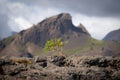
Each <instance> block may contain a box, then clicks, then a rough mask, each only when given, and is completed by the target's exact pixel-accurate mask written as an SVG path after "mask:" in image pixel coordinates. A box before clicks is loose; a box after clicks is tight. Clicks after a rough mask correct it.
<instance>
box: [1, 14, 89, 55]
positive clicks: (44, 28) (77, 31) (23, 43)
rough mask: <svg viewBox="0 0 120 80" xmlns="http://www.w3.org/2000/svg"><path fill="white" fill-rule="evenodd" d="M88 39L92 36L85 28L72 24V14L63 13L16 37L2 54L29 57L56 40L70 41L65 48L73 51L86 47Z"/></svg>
mask: <svg viewBox="0 0 120 80" xmlns="http://www.w3.org/2000/svg"><path fill="white" fill-rule="evenodd" d="M88 37H90V35H89V33H88V32H87V31H86V29H85V28H84V30H83V26H82V28H81V27H75V26H74V25H73V24H72V19H71V16H70V14H68V13H61V14H58V15H56V16H52V17H50V18H46V19H45V20H43V21H42V22H40V23H38V24H37V25H33V26H32V27H31V28H29V29H27V30H23V31H21V32H19V33H18V34H16V35H14V40H13V41H11V42H10V44H9V45H7V46H5V48H4V49H2V51H1V54H4V55H14V56H25V55H27V56H28V54H29V53H33V54H34V53H35V51H37V49H40V48H44V45H45V43H46V41H47V40H50V39H56V38H62V39H63V41H68V44H66V46H65V47H64V48H65V49H72V48H75V47H80V46H83V45H86V43H87V41H88Z"/></svg>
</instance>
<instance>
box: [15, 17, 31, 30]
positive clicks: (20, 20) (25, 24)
mask: <svg viewBox="0 0 120 80" xmlns="http://www.w3.org/2000/svg"><path fill="white" fill-rule="evenodd" d="M15 22H16V23H17V24H18V25H19V26H20V28H19V29H20V30H22V29H27V28H29V27H31V26H32V24H31V23H30V22H29V21H27V20H25V19H24V18H22V17H18V18H16V19H15Z"/></svg>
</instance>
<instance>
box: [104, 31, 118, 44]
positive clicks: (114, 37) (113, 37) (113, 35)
mask: <svg viewBox="0 0 120 80" xmlns="http://www.w3.org/2000/svg"><path fill="white" fill-rule="evenodd" d="M103 40H104V41H116V42H119V43H120V29H118V30H114V31H111V32H110V33H108V34H107V35H106V36H105V37H104V39H103Z"/></svg>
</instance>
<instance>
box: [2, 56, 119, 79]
mask: <svg viewBox="0 0 120 80" xmlns="http://www.w3.org/2000/svg"><path fill="white" fill-rule="evenodd" d="M0 80H120V57H112V56H109V57H104V56H69V57H64V56H47V57H40V56H36V57H34V58H17V57H2V58H0Z"/></svg>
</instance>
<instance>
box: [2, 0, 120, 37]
mask: <svg viewBox="0 0 120 80" xmlns="http://www.w3.org/2000/svg"><path fill="white" fill-rule="evenodd" d="M64 12H65V13H70V14H71V16H72V20H73V23H74V25H76V26H78V25H79V24H80V23H82V24H83V25H84V26H85V28H86V29H87V30H88V31H89V33H90V34H91V35H92V37H94V38H96V39H102V38H103V37H104V36H105V35H106V34H107V33H108V32H110V31H113V30H116V29H119V28H120V0H0V36H1V37H7V36H9V35H10V32H11V31H20V30H23V29H27V28H29V27H31V26H32V25H33V24H37V23H38V22H40V21H41V20H43V19H45V18H46V17H50V16H53V15H57V14H59V13H64Z"/></svg>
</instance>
